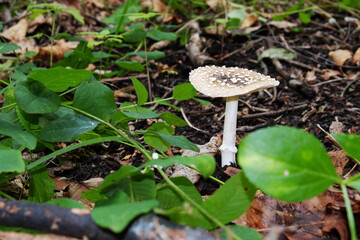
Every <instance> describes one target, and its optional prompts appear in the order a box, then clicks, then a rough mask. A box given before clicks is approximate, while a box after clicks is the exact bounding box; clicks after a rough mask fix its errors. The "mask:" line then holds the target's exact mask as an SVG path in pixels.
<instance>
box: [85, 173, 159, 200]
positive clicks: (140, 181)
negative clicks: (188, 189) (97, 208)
mask: <svg viewBox="0 0 360 240" xmlns="http://www.w3.org/2000/svg"><path fill="white" fill-rule="evenodd" d="M119 190H121V191H122V192H124V193H126V194H127V195H128V196H133V198H134V200H149V199H154V198H155V194H156V186H155V178H154V173H153V172H146V173H141V172H140V171H139V170H138V169H137V168H135V167H133V166H122V167H121V168H120V169H119V170H118V171H116V172H114V173H112V174H110V175H108V176H106V178H105V180H104V182H103V183H102V184H101V185H100V186H99V187H98V188H96V189H92V190H89V191H87V192H85V193H83V197H84V198H87V199H88V200H90V201H92V202H97V201H99V200H102V199H108V198H112V197H113V196H114V194H117V193H118V192H119Z"/></svg>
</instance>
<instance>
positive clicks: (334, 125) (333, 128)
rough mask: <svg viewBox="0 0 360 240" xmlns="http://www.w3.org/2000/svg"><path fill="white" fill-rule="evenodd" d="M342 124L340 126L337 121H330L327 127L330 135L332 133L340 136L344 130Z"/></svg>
mask: <svg viewBox="0 0 360 240" xmlns="http://www.w3.org/2000/svg"><path fill="white" fill-rule="evenodd" d="M344 127H345V126H344V124H342V122H339V121H332V122H331V124H330V127H329V132H330V133H331V134H333V133H337V134H341V133H343V130H344Z"/></svg>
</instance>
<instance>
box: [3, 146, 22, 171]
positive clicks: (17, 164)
mask: <svg viewBox="0 0 360 240" xmlns="http://www.w3.org/2000/svg"><path fill="white" fill-rule="evenodd" d="M24 171H25V163H24V160H23V159H22V157H21V152H20V151H19V150H14V149H9V150H0V173H3V172H19V173H22V172H24Z"/></svg>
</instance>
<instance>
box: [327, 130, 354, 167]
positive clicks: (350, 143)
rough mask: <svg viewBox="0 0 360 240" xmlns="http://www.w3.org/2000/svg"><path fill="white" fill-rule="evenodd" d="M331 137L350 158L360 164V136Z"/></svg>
mask: <svg viewBox="0 0 360 240" xmlns="http://www.w3.org/2000/svg"><path fill="white" fill-rule="evenodd" d="M333 137H334V138H335V139H336V141H337V142H338V143H339V144H340V146H341V147H342V148H343V149H344V150H345V152H346V153H347V154H349V156H350V157H351V158H353V159H354V160H356V161H357V162H360V135H355V134H333Z"/></svg>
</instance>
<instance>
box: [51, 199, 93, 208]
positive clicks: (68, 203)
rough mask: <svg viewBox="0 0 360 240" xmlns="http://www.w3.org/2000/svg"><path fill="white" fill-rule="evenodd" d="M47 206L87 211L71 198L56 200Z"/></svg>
mask: <svg viewBox="0 0 360 240" xmlns="http://www.w3.org/2000/svg"><path fill="white" fill-rule="evenodd" d="M46 203H47V204H51V205H55V206H59V207H63V208H79V209H86V207H85V206H84V205H82V204H81V203H79V202H77V201H75V200H72V199H70V198H56V199H52V200H50V201H47V202H46Z"/></svg>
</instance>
